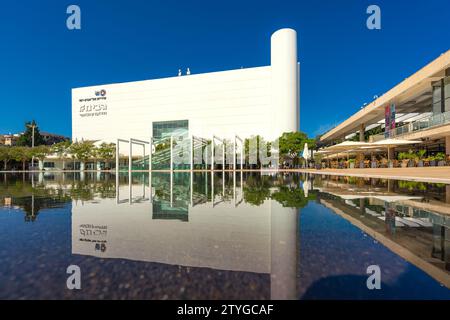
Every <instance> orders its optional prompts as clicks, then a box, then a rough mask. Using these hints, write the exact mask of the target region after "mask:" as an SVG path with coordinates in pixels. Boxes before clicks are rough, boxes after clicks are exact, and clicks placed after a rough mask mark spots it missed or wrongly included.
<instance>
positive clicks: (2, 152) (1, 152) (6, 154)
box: [0, 147, 13, 170]
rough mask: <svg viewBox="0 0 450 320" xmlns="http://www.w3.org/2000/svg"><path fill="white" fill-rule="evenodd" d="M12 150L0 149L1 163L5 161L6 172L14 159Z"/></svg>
mask: <svg viewBox="0 0 450 320" xmlns="http://www.w3.org/2000/svg"><path fill="white" fill-rule="evenodd" d="M10 150H11V148H9V147H0V161H3V169H4V170H6V166H7V165H8V162H9V161H11V160H12V159H13V158H12V155H11V152H10Z"/></svg>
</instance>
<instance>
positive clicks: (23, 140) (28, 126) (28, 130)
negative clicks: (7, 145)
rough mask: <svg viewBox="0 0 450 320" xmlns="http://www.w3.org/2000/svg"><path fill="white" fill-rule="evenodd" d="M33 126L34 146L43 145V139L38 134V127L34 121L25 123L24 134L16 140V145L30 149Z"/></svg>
mask: <svg viewBox="0 0 450 320" xmlns="http://www.w3.org/2000/svg"><path fill="white" fill-rule="evenodd" d="M33 126H34V146H40V145H43V144H45V141H44V138H43V137H42V136H41V133H40V132H39V127H38V126H37V124H36V121H34V120H33V121H31V122H26V123H25V132H24V133H23V134H22V135H21V136H20V137H19V139H18V140H17V143H16V144H17V145H18V146H22V147H31V146H32V145H33Z"/></svg>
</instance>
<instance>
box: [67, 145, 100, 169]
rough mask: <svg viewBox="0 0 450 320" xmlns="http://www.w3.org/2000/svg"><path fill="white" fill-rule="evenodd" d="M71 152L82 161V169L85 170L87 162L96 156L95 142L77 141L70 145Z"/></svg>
mask: <svg viewBox="0 0 450 320" xmlns="http://www.w3.org/2000/svg"><path fill="white" fill-rule="evenodd" d="M70 153H72V155H73V156H74V157H75V159H77V160H79V161H80V162H81V167H80V170H84V165H85V162H86V161H88V160H89V159H91V158H92V157H94V156H95V146H94V142H92V141H81V142H75V143H73V144H72V145H71V146H70Z"/></svg>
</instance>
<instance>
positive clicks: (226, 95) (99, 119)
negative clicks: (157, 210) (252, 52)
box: [72, 29, 299, 142]
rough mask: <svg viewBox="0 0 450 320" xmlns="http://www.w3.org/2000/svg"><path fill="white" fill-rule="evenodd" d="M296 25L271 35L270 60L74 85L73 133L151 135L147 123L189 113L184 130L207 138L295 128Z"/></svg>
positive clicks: (268, 134) (106, 137) (271, 134)
mask: <svg viewBox="0 0 450 320" xmlns="http://www.w3.org/2000/svg"><path fill="white" fill-rule="evenodd" d="M295 37H296V33H295V31H293V30H291V29H282V30H280V31H277V32H276V33H275V34H274V36H273V37H272V65H271V66H266V67H257V68H248V69H238V70H231V71H223V72H213V73H205V74H198V75H189V76H180V77H172V78H164V79H156V80H146V81H137V82H129V83H118V84H109V85H101V86H92V87H83V88H76V89H72V139H73V140H74V141H76V140H81V139H84V140H102V141H106V142H116V140H117V138H124V139H128V138H135V139H141V140H146V141H148V140H149V138H150V137H151V136H152V123H153V122H156V121H175V120H188V121H189V134H190V135H196V136H201V137H204V138H211V136H212V135H213V134H214V135H216V136H220V137H225V138H231V137H234V135H235V134H238V135H239V136H241V137H243V138H247V137H250V136H252V135H258V134H259V135H262V136H263V137H264V138H266V139H267V140H273V139H276V138H277V137H279V136H280V135H281V134H282V133H283V132H288V131H296V130H297V129H298V109H299V106H298V99H299V90H298V88H299V87H298V82H299V79H298V66H297V48H296V39H295Z"/></svg>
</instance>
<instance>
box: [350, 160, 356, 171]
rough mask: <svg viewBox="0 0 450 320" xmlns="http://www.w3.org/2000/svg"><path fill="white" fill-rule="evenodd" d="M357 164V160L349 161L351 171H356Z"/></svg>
mask: <svg viewBox="0 0 450 320" xmlns="http://www.w3.org/2000/svg"><path fill="white" fill-rule="evenodd" d="M355 162H356V159H349V160H348V166H349V168H350V169H354V168H355Z"/></svg>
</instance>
